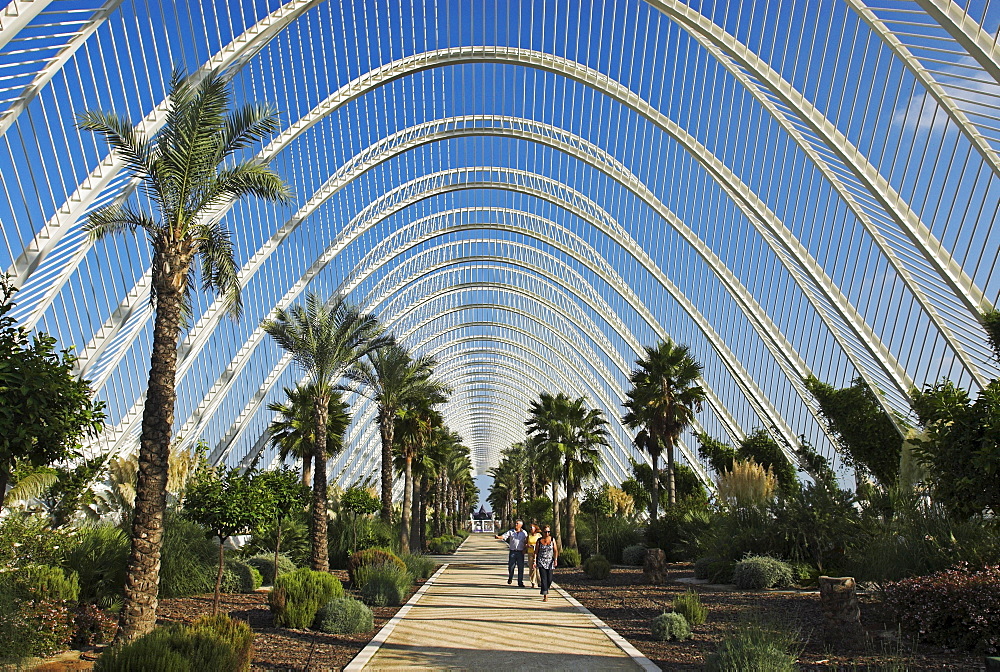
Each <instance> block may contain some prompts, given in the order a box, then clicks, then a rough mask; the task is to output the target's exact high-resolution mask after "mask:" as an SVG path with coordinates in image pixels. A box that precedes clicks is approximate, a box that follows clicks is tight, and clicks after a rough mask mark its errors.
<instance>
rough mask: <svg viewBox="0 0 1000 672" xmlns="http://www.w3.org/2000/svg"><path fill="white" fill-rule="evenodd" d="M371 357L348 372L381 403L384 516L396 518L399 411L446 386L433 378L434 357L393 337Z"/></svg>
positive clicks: (369, 355) (367, 394)
mask: <svg viewBox="0 0 1000 672" xmlns="http://www.w3.org/2000/svg"><path fill="white" fill-rule="evenodd" d="M367 360H368V361H364V360H359V361H357V362H356V363H355V364H354V365H353V366H352V367H351V369H350V370H349V371H348V372H347V377H348V379H349V380H351V381H352V382H354V383H356V384H358V385H360V386H361V389H360V391H361V393H362V394H365V395H366V396H368V397H369V398H370V399H372V401H374V402H375V403H376V404H377V405H378V426H379V433H380V434H381V439H382V467H381V476H382V514H381V516H382V520H383V521H385V522H387V523H388V522H390V521H391V520H392V481H393V478H392V446H393V434H394V432H395V422H396V414H397V412H398V411H399V409H400V408H402V407H403V405H404V404H405V403H407V402H408V401H409V400H410V399H411V398H419V397H420V395H422V394H425V393H426V394H433V393H434V392H435V390H438V389H444V388H443V386H441V385H440V384H438V383H432V382H431V381H430V376H431V373H432V372H433V369H434V365H435V364H436V362H435V361H434V359H433V358H431V357H418V358H417V359H413V357H411V356H410V352H409V350H407V349H406V348H405V347H404V346H402V345H400V344H398V343H396V342H394V341H392V342H387V343H385V344H384V345H383V346H382V347H379V348H376V349H374V350H372V351H371V352H370V353H369V354H368V357H367Z"/></svg>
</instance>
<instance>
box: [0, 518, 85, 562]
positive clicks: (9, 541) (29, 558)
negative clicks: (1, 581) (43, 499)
mask: <svg viewBox="0 0 1000 672" xmlns="http://www.w3.org/2000/svg"><path fill="white" fill-rule="evenodd" d="M67 542H68V539H67V538H66V533H65V532H64V531H62V530H52V529H50V528H49V525H48V521H47V520H46V519H45V518H44V517H42V516H39V515H24V514H21V513H19V512H17V511H11V510H10V509H4V518H2V519H0V570H12V569H16V568H18V567H24V566H27V565H53V566H55V565H59V564H61V561H62V558H63V555H64V554H65V550H66V548H67V546H72V544H71V543H69V544H68V543H67Z"/></svg>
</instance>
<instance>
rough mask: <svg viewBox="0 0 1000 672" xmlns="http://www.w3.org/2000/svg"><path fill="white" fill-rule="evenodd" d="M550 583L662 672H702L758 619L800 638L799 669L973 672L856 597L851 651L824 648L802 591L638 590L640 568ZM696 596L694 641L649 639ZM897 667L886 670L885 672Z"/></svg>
mask: <svg viewBox="0 0 1000 672" xmlns="http://www.w3.org/2000/svg"><path fill="white" fill-rule="evenodd" d="M671 576H672V577H674V578H681V577H685V576H687V577H692V578H693V576H694V574H693V572H692V571H691V566H690V565H671ZM555 578H556V582H557V583H558V584H559V585H560V586H561V587H562V588H563V589H565V590H566V591H567V592H569V593H570V594H571V595H573V597H575V598H576V599H577V600H579V601H580V602H581V603H582V604H583V605H584V606H585V607H587V608H588V609H590V610H591V611H592V612H593V613H594V614H595V615H596V616H597V617H598V618H600V619H601V620H603V621H604V622H605V623H607V624H608V625H609V626H610V627H612V628H614V629H615V630H616V631H617V632H618V633H619V634H620V635H621V636H622V637H624V638H625V639H627V640H628V641H630V642H631V643H632V644H633V645H634V646H635V647H636V648H637V649H639V651H641V652H642V653H643V655H645V656H646V657H648V658H649V659H650V660H652V661H653V662H654V663H656V664H657V665H659V666H660V667H661V668H662V669H664V670H701V669H702V668H703V665H704V660H705V656H706V655H707V654H709V653H711V652H712V651H714V650H715V648H716V646H717V645H718V643H719V642H720V641H721V640H722V639H723V638H724V637H725V635H726V634H727V632H728V631H729V629H730V628H731V627H732V626H733V625H734V624H735V623H737V621H738V620H739V618H740V616H741V614H742V615H749V614H753V613H758V612H759V613H760V614H762V615H763V616H764V617H765V618H768V619H773V620H775V621H777V622H781V623H784V624H788V626H789V627H791V628H793V629H795V630H797V631H798V632H799V633H800V641H801V643H802V646H803V651H802V654H801V655H800V657H799V664H800V665H801V666H802V667H803V669H811V670H836V669H907V670H979V669H980V668H981V662H982V657H980V656H974V655H971V654H968V653H964V652H952V651H946V650H942V649H940V648H936V647H931V646H927V645H923V644H921V645H918V646H917V647H916V648H914V647H913V645H912V642H911V641H910V640H908V639H906V638H904V640H905V641H900V640H899V638H897V637H896V636H895V634H896V628H895V625H894V624H893V623H891V622H890V620H889V619H887V618H885V617H884V615H883V614H882V611H881V609H880V608H879V605H878V603H877V601H875V600H874V599H873V598H871V597H869V596H866V595H862V596H860V600H861V618H862V625H863V626H864V629H865V636H864V638H863V639H862V641H859V642H858V643H857V645H856V646H854V647H851V648H846V647H841V648H834V649H830V648H828V647H826V646H825V645H824V644H823V641H822V613H821V611H820V603H819V596H818V595H817V594H816V593H815V592H809V591H803V592H798V591H738V590H735V589H730V588H728V587H721V586H706V585H698V586H691V585H687V584H681V583H670V584H667V585H662V586H652V585H649V584H647V583H645V580H644V578H643V574H642V569H641V568H638V567H635V568H632V567H615V568H614V569H613V570H612V572H611V576H610V577H608V578H607V579H605V580H603V581H594V580H591V579H589V578H587V577H586V575H584V574H583V572H582V570H581V569H579V568H576V569H559V570H557V574H556V577H555ZM689 588H691V589H694V590H696V591H697V592H698V593H699V594H700V596H701V601H702V604H704V605H705V606H706V607H708V610H709V612H708V621H707V622H706V623H704V624H703V625H699V626H696V627H694V628H692V630H693V632H694V637H693V638H692V639H690V640H688V641H684V642H676V641H673V642H659V641H656V640H654V639H653V637H652V635H651V634H650V629H649V625H650V621H652V619H653V618H654V617H655V616H658V615H659V614H661V613H662V612H663V611H664V607H669V605H670V604H671V602H672V601H673V599H674V598H675V597H676V596H677V595H679V594H681V593H683V592H684V591H686V590H688V589H689ZM890 665H892V666H895V665H899V667H898V668H897V667H891V668H890V667H885V666H890Z"/></svg>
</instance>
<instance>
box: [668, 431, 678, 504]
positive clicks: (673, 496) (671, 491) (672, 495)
mask: <svg viewBox="0 0 1000 672" xmlns="http://www.w3.org/2000/svg"><path fill="white" fill-rule="evenodd" d="M666 443H667V501H668V502H670V506H673V505H674V504H676V503H677V488H676V486H675V485H674V440H673V438H671V437H669V436H668V437H666Z"/></svg>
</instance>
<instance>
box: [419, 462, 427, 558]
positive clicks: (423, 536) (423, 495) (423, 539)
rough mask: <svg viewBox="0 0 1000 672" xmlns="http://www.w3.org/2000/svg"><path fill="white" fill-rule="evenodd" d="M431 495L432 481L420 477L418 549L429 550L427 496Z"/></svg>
mask: <svg viewBox="0 0 1000 672" xmlns="http://www.w3.org/2000/svg"><path fill="white" fill-rule="evenodd" d="M429 494H430V480H429V479H428V478H427V476H421V477H420V530H419V534H420V543H419V546H418V548H419V549H420V550H421V551H423V550H424V549H425V548H427V495H429Z"/></svg>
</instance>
